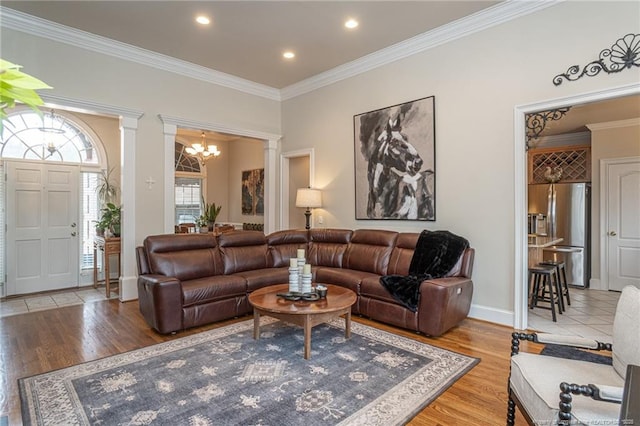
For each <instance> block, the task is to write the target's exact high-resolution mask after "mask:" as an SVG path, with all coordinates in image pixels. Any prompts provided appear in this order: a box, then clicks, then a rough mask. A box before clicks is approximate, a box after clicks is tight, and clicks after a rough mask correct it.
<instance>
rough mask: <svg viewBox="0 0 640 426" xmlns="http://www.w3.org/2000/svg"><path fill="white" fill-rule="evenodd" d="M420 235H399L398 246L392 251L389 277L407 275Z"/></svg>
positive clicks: (406, 233)
mask: <svg viewBox="0 0 640 426" xmlns="http://www.w3.org/2000/svg"><path fill="white" fill-rule="evenodd" d="M419 237H420V234H419V233H417V232H401V233H399V234H398V238H397V240H396V245H395V247H394V248H393V250H392V251H391V257H390V259H389V267H388V268H387V274H388V275H407V274H408V273H409V266H411V259H412V258H413V252H414V249H415V248H416V243H417V242H418V238H419Z"/></svg>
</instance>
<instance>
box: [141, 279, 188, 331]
mask: <svg viewBox="0 0 640 426" xmlns="http://www.w3.org/2000/svg"><path fill="white" fill-rule="evenodd" d="M138 303H139V305H140V312H142V315H143V316H144V318H145V320H146V321H147V324H149V325H150V326H151V327H153V328H154V329H155V330H157V331H158V332H159V333H162V334H167V333H173V332H175V331H179V330H182V329H183V328H184V327H183V326H182V286H181V284H180V281H179V280H177V279H176V278H173V277H167V276H164V275H140V276H139V277H138Z"/></svg>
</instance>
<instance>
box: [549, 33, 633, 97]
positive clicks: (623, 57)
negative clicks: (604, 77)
mask: <svg viewBox="0 0 640 426" xmlns="http://www.w3.org/2000/svg"><path fill="white" fill-rule="evenodd" d="M631 67H640V34H627V35H626V36H624V37H622V38H619V39H618V40H616V42H615V43H614V44H613V46H611V48H610V49H604V50H603V51H601V52H600V56H599V59H597V60H595V61H593V62H591V63H589V64H587V65H586V66H585V67H584V68H583V69H582V71H580V66H579V65H574V66H572V67H570V68H569V69H568V70H567V71H566V72H565V73H563V74H558V75H556V76H555V77H554V78H553V84H554V85H556V86H559V85H561V84H562V82H563V81H564V80H568V81H576V80H578V79H579V78H581V77H583V76H585V75H586V76H589V77H593V76H595V75H598V74H600V71H604V72H606V73H607V74H614V73H617V72H620V71H622V70H624V69H627V68H631Z"/></svg>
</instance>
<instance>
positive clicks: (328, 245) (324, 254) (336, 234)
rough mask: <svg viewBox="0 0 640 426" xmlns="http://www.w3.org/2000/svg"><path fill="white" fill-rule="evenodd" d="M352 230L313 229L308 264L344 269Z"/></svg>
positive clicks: (307, 254)
mask: <svg viewBox="0 0 640 426" xmlns="http://www.w3.org/2000/svg"><path fill="white" fill-rule="evenodd" d="M352 234H353V231H351V230H350V229H312V230H311V231H309V250H308V251H307V253H306V257H307V263H310V264H311V265H314V266H329V267H332V268H340V267H342V259H343V258H344V253H345V251H346V250H347V244H348V243H349V241H350V240H351V235H352Z"/></svg>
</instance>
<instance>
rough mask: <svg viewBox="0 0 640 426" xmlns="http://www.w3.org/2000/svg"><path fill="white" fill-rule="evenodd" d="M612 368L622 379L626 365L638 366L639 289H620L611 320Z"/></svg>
mask: <svg viewBox="0 0 640 426" xmlns="http://www.w3.org/2000/svg"><path fill="white" fill-rule="evenodd" d="M612 358H613V368H614V369H615V370H616V373H618V374H619V375H620V377H622V378H623V379H624V378H625V375H626V373H627V365H628V364H634V365H640V289H639V288H637V287H635V286H632V285H629V286H626V287H625V288H623V289H622V293H621V294H620V299H618V307H617V308H616V315H615V317H614V319H613V350H612Z"/></svg>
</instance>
